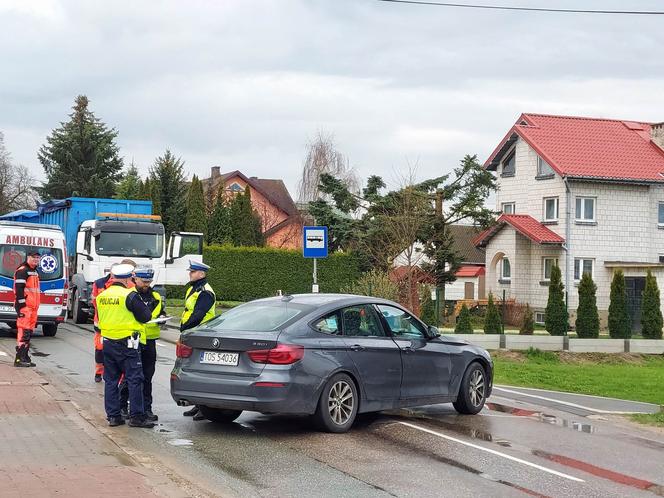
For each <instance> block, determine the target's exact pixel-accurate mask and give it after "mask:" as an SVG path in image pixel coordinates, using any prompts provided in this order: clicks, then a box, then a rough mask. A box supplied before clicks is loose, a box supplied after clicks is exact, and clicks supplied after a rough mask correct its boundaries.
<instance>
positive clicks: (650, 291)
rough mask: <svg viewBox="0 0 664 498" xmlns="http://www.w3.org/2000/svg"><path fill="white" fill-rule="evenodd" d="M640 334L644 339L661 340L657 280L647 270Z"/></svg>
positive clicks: (660, 314) (660, 311)
mask: <svg viewBox="0 0 664 498" xmlns="http://www.w3.org/2000/svg"><path fill="white" fill-rule="evenodd" d="M641 334H642V335H643V337H645V338H646V339H661V338H662V309H661V303H660V299H659V286H658V285H657V278H656V277H655V276H654V275H653V274H652V273H651V272H650V270H648V274H647V275H646V288H645V289H644V291H643V301H642V302H641Z"/></svg>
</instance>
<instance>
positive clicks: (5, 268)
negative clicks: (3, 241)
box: [0, 244, 64, 282]
mask: <svg viewBox="0 0 664 498" xmlns="http://www.w3.org/2000/svg"><path fill="white" fill-rule="evenodd" d="M28 249H34V248H33V247H28V246H24V245H13V244H11V245H10V244H8V245H0V261H1V263H0V275H2V276H3V277H7V278H14V272H15V271H16V268H18V266H19V265H20V264H21V263H23V261H25V255H26V254H27V251H28ZM37 250H38V251H39V254H40V256H41V257H40V259H39V266H38V267H37V272H38V273H39V280H41V281H42V282H47V281H49V280H57V279H59V278H62V275H63V271H64V268H63V264H62V250H61V249H54V248H51V247H38V248H37Z"/></svg>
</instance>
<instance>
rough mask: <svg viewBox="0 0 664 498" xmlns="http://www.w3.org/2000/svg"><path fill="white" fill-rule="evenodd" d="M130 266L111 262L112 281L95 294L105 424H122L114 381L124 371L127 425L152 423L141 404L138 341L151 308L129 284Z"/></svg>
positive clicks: (140, 364)
mask: <svg viewBox="0 0 664 498" xmlns="http://www.w3.org/2000/svg"><path fill="white" fill-rule="evenodd" d="M133 270H134V268H133V267H132V266H131V265H126V264H125V265H123V264H119V265H115V266H113V267H112V268H111V278H112V279H113V283H112V284H111V286H110V287H109V288H108V289H106V290H104V291H103V292H102V293H101V294H99V295H98V296H97V312H98V313H99V328H100V329H101V335H102V337H103V338H104V383H105V385H104V407H105V409H106V417H107V418H108V425H110V426H111V427H115V426H118V425H122V424H124V423H125V422H124V419H123V418H122V417H121V415H120V391H119V389H118V382H119V381H120V376H121V375H122V373H123V372H124V375H125V378H126V381H127V386H128V388H129V399H130V403H131V405H130V406H131V412H130V417H129V426H130V427H145V428H151V427H154V422H152V421H150V420H148V419H147V418H146V416H145V410H144V408H143V365H142V363H141V355H140V351H139V348H140V343H143V344H145V343H146V340H145V327H144V326H143V324H144V323H146V322H148V321H149V320H150V319H151V317H152V312H151V310H150V308H148V307H147V306H146V305H145V303H144V302H143V301H142V300H141V299H140V298H139V297H138V293H137V292H136V289H135V288H129V284H130V282H131V278H132V272H133Z"/></svg>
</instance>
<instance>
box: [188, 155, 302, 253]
mask: <svg viewBox="0 0 664 498" xmlns="http://www.w3.org/2000/svg"><path fill="white" fill-rule="evenodd" d="M201 183H202V184H203V194H204V196H205V199H206V203H207V206H208V211H211V210H212V209H213V206H214V204H215V202H216V198H217V195H218V193H219V189H220V186H222V185H223V192H224V194H225V195H227V196H232V195H234V194H236V193H239V192H244V190H245V189H246V188H247V187H249V188H250V189H251V204H252V206H253V208H254V210H255V211H256V212H257V213H258V214H259V215H260V217H261V222H262V225H263V227H262V228H263V235H264V237H265V244H266V245H267V246H270V247H280V248H284V249H301V248H302V226H303V220H302V216H301V215H300V212H299V211H298V209H297V207H296V206H295V203H294V202H293V199H292V197H291V196H290V194H289V193H288V189H287V188H286V185H284V182H283V181H282V180H272V179H265V178H257V177H255V176H252V177H247V176H245V175H244V174H242V173H241V172H240V171H237V170H236V171H231V172H229V173H221V171H220V167H219V166H213V167H212V168H211V172H210V178H204V179H201Z"/></svg>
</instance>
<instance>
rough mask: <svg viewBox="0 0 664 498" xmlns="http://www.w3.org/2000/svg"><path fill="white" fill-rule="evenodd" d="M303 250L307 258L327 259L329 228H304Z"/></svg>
mask: <svg viewBox="0 0 664 498" xmlns="http://www.w3.org/2000/svg"><path fill="white" fill-rule="evenodd" d="M302 248H303V249H302V255H303V256H304V257H305V258H327V227H304V243H303V244H302Z"/></svg>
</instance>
